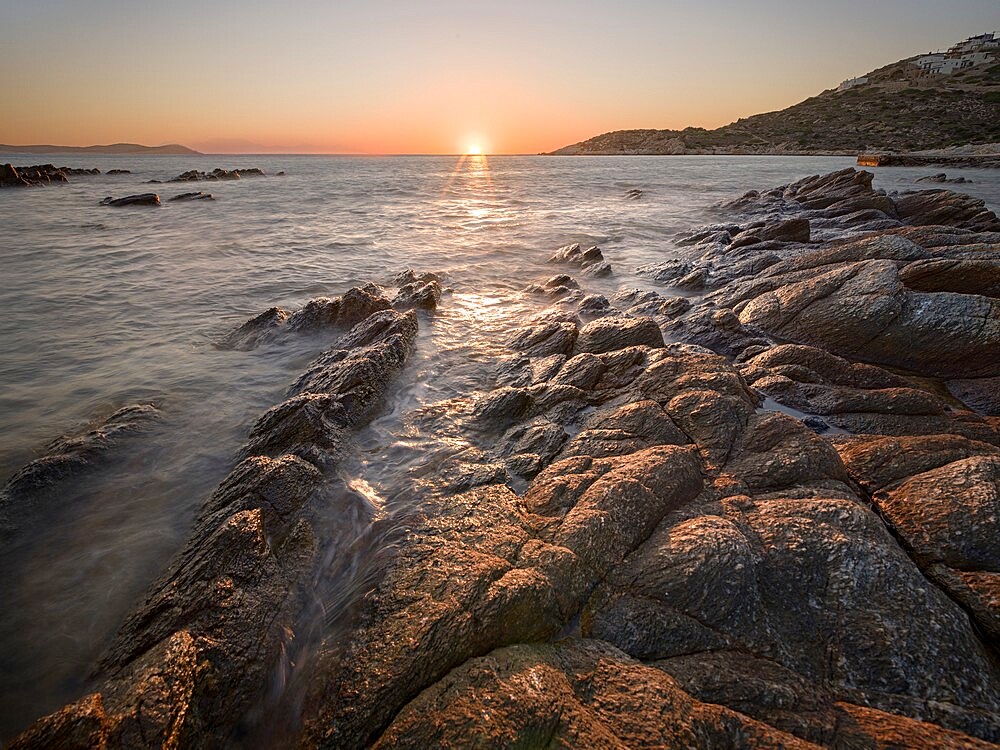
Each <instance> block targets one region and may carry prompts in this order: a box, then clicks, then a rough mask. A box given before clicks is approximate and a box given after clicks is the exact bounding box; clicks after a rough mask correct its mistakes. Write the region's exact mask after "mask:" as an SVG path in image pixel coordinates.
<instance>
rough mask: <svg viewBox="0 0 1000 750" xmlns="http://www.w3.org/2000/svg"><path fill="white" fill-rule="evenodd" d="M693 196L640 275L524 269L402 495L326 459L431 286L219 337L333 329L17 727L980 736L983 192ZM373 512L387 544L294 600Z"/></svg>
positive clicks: (416, 280)
mask: <svg viewBox="0 0 1000 750" xmlns="http://www.w3.org/2000/svg"><path fill="white" fill-rule="evenodd" d="M193 179H194V178H193ZM718 212H719V215H720V222H719V223H717V224H715V225H712V226H707V227H701V228H698V229H696V230H694V231H691V232H689V233H686V234H684V235H683V236H680V237H678V238H677V239H676V241H675V242H674V248H672V249H671V253H670V258H669V259H668V260H664V261H663V262H661V263H657V264H654V265H650V266H646V267H644V268H642V269H639V272H640V273H641V274H642V275H643V276H645V277H646V278H648V279H649V282H650V285H651V286H655V287H656V290H650V289H648V288H647V289H645V290H638V289H622V290H620V291H619V292H617V293H616V294H613V295H608V296H604V295H601V294H594V293H590V292H588V289H587V286H588V284H589V283H593V281H594V279H595V278H596V277H606V276H608V275H610V274H612V273H613V270H612V266H611V264H610V263H609V262H608V261H607V260H606V258H605V256H604V255H603V253H602V252H601V251H600V250H599V249H597V248H589V249H583V248H581V247H580V246H579V245H568V246H566V247H563V248H560V249H559V250H558V251H556V252H555V254H554V255H553V256H552V258H551V260H552V262H553V263H555V264H559V266H560V270H561V271H563V270H564V271H566V272H567V273H560V274H559V275H557V276H555V277H553V278H552V279H549V280H548V282H545V281H544V280H539V283H537V284H534V285H533V286H532V287H531V288H530V289H529V291H531V292H533V293H536V294H539V295H542V296H543V297H547V298H548V300H547V301H546V302H547V303H548V302H549V301H551V304H550V306H549V307H548V308H546V309H545V310H544V311H542V312H541V313H539V314H538V315H537V316H536V317H535V318H533V319H530V320H525V321H524V325H523V327H522V328H520V329H519V330H516V331H511V332H510V333H509V338H508V340H507V341H505V342H502V346H499V347H498V348H499V349H500V350H501V351H502V354H501V355H498V356H497V361H496V376H495V380H494V382H493V384H492V388H491V389H490V390H488V391H486V392H482V393H469V394H467V397H466V398H465V399H462V400H459V401H458V402H456V403H455V404H452V405H451V408H453V409H454V410H455V413H456V425H457V426H456V429H458V430H461V431H462V434H463V435H464V436H466V437H467V438H468V439H469V441H470V442H471V443H472V444H473V445H474V446H475V448H474V449H470V450H468V451H465V452H464V453H462V454H461V455H459V456H456V457H455V458H454V460H452V461H451V462H450V463H449V464H448V465H446V466H445V467H443V468H442V470H441V471H440V472H438V474H437V476H435V477H434V478H433V481H431V482H430V483H429V484H428V485H427V486H426V487H423V488H421V491H419V492H417V493H416V496H417V500H416V501H415V502H414V503H413V504H412V506H410V507H409V508H408V509H407V511H406V512H405V513H404V514H402V516H398V515H397V516H393V517H381V516H380V515H379V514H378V512H377V509H375V508H373V507H371V506H370V505H366V504H365V503H361V502H359V500H358V498H357V496H356V495H355V494H352V493H349V492H347V491H345V490H344V488H343V487H342V486H341V485H340V484H338V482H337V472H338V468H339V467H340V466H341V464H342V463H343V461H344V459H345V456H346V455H347V454H348V452H349V451H351V450H352V440H353V438H354V436H355V435H356V434H357V432H358V431H359V430H361V429H363V428H364V426H365V425H366V424H367V423H368V422H369V421H370V420H372V419H373V418H374V417H375V416H377V415H378V414H379V410H380V409H381V408H382V404H383V403H384V401H385V399H386V398H387V396H388V394H389V393H390V392H391V390H392V388H393V387H394V383H395V382H396V381H397V379H398V378H399V377H400V376H401V374H403V373H404V372H405V371H406V369H407V367H408V366H409V362H410V360H411V357H412V354H413V352H414V347H415V345H416V344H415V342H416V336H417V332H418V330H419V329H420V328H421V327H422V326H434V325H435V311H437V310H440V309H442V308H444V307H445V306H447V305H448V295H447V289H446V288H445V286H444V283H443V282H444V278H443V277H442V276H441V275H440V274H433V273H418V272H414V271H406V272H404V273H402V274H400V275H399V276H398V277H397V278H395V279H393V280H392V282H391V283H389V284H387V285H386V286H385V287H383V286H379V285H376V284H368V285H365V286H361V287H357V288H355V289H352V290H350V291H348V292H347V293H345V294H343V295H341V296H339V297H336V298H319V299H315V300H312V301H310V302H309V303H307V304H306V305H305V306H303V307H302V308H300V309H298V310H286V309H283V308H279V307H274V308H271V309H269V310H266V311H264V312H262V313H261V314H260V315H257V316H255V317H253V318H251V319H250V320H248V321H247V322H246V323H244V324H243V325H241V326H239V327H238V328H236V329H234V330H233V331H232V332H230V333H229V334H227V335H226V336H224V337H223V338H221V339H220V340H219V341H218V342H216V345H217V346H218V347H220V348H223V349H228V350H233V351H234V352H240V351H248V350H251V349H254V348H256V347H258V346H261V345H264V344H267V343H270V342H274V341H278V340H280V339H281V338H282V337H288V336H298V335H307V334H312V333H315V332H316V331H328V332H332V333H333V334H335V335H336V337H337V338H336V340H335V341H334V343H333V344H332V345H331V346H330V347H329V348H328V349H326V351H324V352H323V353H322V354H320V355H319V356H318V357H317V358H316V359H315V360H314V361H313V362H312V363H311V364H310V365H309V366H308V367H307V368H306V369H305V371H304V372H302V374H301V376H300V377H299V378H298V379H297V380H296V381H295V382H294V383H292V384H291V385H290V387H289V389H288V392H287V394H286V397H285V399H284V400H283V401H282V402H281V403H279V404H277V405H275V406H274V407H272V408H271V409H270V410H268V411H266V412H265V413H264V414H262V415H261V416H260V418H259V419H258V421H257V422H256V424H255V425H254V426H253V428H252V429H251V430H250V432H249V434H248V436H247V438H246V441H245V443H244V446H243V448H242V450H241V451H240V453H239V455H238V456H237V457H235V458H236V463H235V465H234V468H233V469H232V471H231V473H230V474H229V476H228V477H226V479H225V480H223V481H222V483H221V484H220V485H219V487H218V489H217V490H216V492H215V493H214V494H213V495H212V496H211V497H210V498H208V499H207V500H206V501H205V503H204V505H203V507H202V509H201V512H200V514H199V516H198V518H197V520H196V521H195V523H194V525H193V528H192V530H191V534H190V537H189V538H188V541H187V543H186V545H185V546H184V548H183V549H182V550H181V551H180V552H178V554H177V555H176V557H175V558H174V560H173V561H172V562H171V563H170V565H169V566H168V567H167V569H166V570H165V571H164V572H163V573H162V575H161V576H160V578H159V579H158V580H157V581H156V582H155V583H153V585H152V586H151V587H150V589H149V591H148V593H147V595H146V597H145V598H144V600H143V601H141V602H139V603H138V604H137V605H136V607H135V608H134V610H133V612H132V614H131V615H130V616H129V617H128V618H127V620H126V621H125V623H124V624H123V626H122V628H121V629H120V631H119V633H118V634H117V636H116V637H115V638H114V640H113V642H112V643H111V644H110V646H109V647H108V649H107V651H106V653H105V655H104V657H103V659H102V660H101V662H100V664H99V665H96V667H95V672H94V675H93V676H92V679H91V681H90V687H89V689H88V691H87V695H85V696H84V697H82V698H80V699H79V700H78V701H76V702H75V703H72V704H70V705H67V706H66V707H64V708H62V709H61V710H59V711H56V712H55V713H52V714H50V715H48V716H46V717H43V718H41V719H39V720H37V721H36V722H35V723H34V724H33V725H32V726H30V727H29V728H27V729H26V730H25V731H24V733H22V734H21V735H20V736H19V737H17V738H15V739H13V740H12V741H11V743H10V744H9V747H10V748H11V750H14V749H20V748H89V747H96V748H111V747H175V748H187V747H198V748H204V747H226V746H251V745H256V746H264V745H267V746H274V745H283V746H299V747H323V748H353V747H364V746H376V747H413V748H426V747H442V746H450V747H458V746H478V747H498V746H504V747H506V746H518V747H550V746H574V747H615V748H618V747H621V748H624V747H637V746H660V747H782V748H799V747H801V748H807V747H834V748H843V747H851V748H886V747H901V746H905V747H917V748H940V747H952V748H986V747H992V746H995V743H1000V718H998V717H1000V657H998V653H997V648H998V646H1000V542H998V540H1000V520H998V519H1000V220H998V218H997V216H996V215H995V214H993V213H992V212H991V211H990V210H989V209H988V208H987V207H986V206H985V205H984V204H983V202H982V201H981V200H978V199H975V198H971V197H969V196H967V195H963V194H960V193H957V192H953V191H951V190H947V189H933V190H920V191H913V192H905V193H892V194H889V193H885V192H882V191H878V190H875V189H873V187H872V175H871V173H869V172H864V171H857V170H855V169H846V170H842V171H839V172H835V173H832V174H828V175H817V176H813V177H808V178H806V179H803V180H799V181H797V182H794V183H791V184H789V185H783V186H780V187H777V188H772V189H763V190H754V191H750V192H748V193H746V194H745V195H743V196H741V197H740V198H738V199H736V200H734V201H731V202H729V203H727V204H725V205H722V206H719V207H718ZM573 273H578V276H579V278H574V277H573V276H572V274H573ZM390 290H395V291H390ZM116 419H118V420H120V419H125V423H126V424H131V422H130V420H131V412H129V413H127V414H125V415H123V416H122V417H116V418H113V419H112V420H111V422H112V423H113V424H117V421H115V420H116ZM109 429H110V428H109ZM106 443H109V441H103V440H101V439H97V438H95V439H93V440H89V441H87V440H84V441H82V442H79V443H74V442H72V441H70V442H68V443H66V444H65V445H64V446H62V447H61V448H60V449H59V451H56V452H55V454H54V455H56V456H57V458H54V459H52V462H50V463H51V465H52V466H54V467H56V468H55V469H53V471H54V472H57V474H58V476H59V477H60V478H62V477H64V476H65V474H66V473H67V472H71V471H73V470H74V467H75V466H77V465H78V464H79V462H74V461H73V460H72V459H71V458H70V459H66V458H65V455H66V454H68V453H72V450H73V448H74V446H77V445H79V446H80V450H81V451H84V452H86V463H88V464H89V463H91V462H92V458H93V457H94V456H96V455H98V454H97V452H90V451H91V447H92V446H96V448H94V450H95V451H96V450H97V449H103V448H104V447H105V445H106ZM59 456H61V458H60V457H59ZM46 465H47V464H46V463H45V462H44V461H43V463H42V464H40V465H39V468H38V471H39V472H41V474H39V476H44V472H45V470H46ZM35 474H36V471H35V469H31V470H27V471H26V472H22V474H19V475H18V476H22V475H23V476H27V477H29V478H30V477H33V476H35ZM31 482H34V480H33V479H32V480H31ZM31 482H28V483H27V484H24V483H23V482H22V483H19V484H18V485H17V487H18V488H20V489H19V492H20V494H16V493H11V494H10V499H9V500H8V501H7V505H6V507H5V508H4V510H5V512H6V517H7V518H10V517H16V513H17V507H18V506H17V503H18V502H19V500H18V499H17V498H18V497H20V496H21V495H24V494H30V492H31V491H32V487H33V486H34V485H32V484H31ZM22 484H23V488H22ZM21 489H23V492H21ZM321 518H326V519H330V518H332V519H333V523H332V524H331V523H330V522H329V521H327V522H326V523H324V522H323V521H321V520H320V519H321ZM358 518H360V519H362V521H363V523H362V528H363V529H364V531H363V533H361V534H354V532H352V529H355V528H356V526H354V525H352V524H349V523H347V522H346V520H347V519H358ZM340 520H343V521H344V523H338V521H340ZM369 535H379V536H380V538H390V539H391V540H392V544H391V545H387V547H386V549H384V550H383V551H382V553H381V554H378V555H372V556H369V557H366V558H364V559H365V560H366V562H367V564H368V565H369V568H368V569H367V572H366V574H367V578H366V579H365V580H366V581H367V584H366V585H365V586H364V587H363V588H362V590H361V591H360V592H359V594H358V595H357V596H355V597H353V598H351V599H350V600H349V601H348V602H347V604H345V605H344V606H343V607H342V608H341V609H340V610H338V612H337V616H336V623H335V624H334V623H333V621H332V617H331V616H330V613H329V612H326V611H324V613H323V614H324V616H320V617H317V612H316V611H317V607H318V606H319V605H318V604H317V600H318V599H321V598H322V597H321V596H320V595H319V594H318V591H319V590H321V589H322V588H323V586H324V585H330V581H332V580H336V579H335V578H333V577H332V574H331V571H333V570H337V569H338V568H340V567H344V566H351V565H352V564H353V563H354V561H356V560H357V559H358V555H359V554H361V553H362V552H363V551H364V549H365V545H366V543H367V539H368V538H369ZM359 551H360V552H359ZM306 645H307V646H308V647H306ZM290 653H293V654H295V658H291V657H290V656H289V654H290ZM278 678H280V679H278ZM275 685H281V686H282V689H281V690H280V691H277V692H276V691H275V688H274V686H275ZM275 717H281V719H280V720H279V719H278V718H275ZM269 724H278V725H280V726H281V728H282V733H281V734H280V736H278V737H275V736H273V735H269V734H268V732H269V729H268V725H269ZM263 738H266V739H267V741H266V742H265V739H263Z"/></svg>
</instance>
